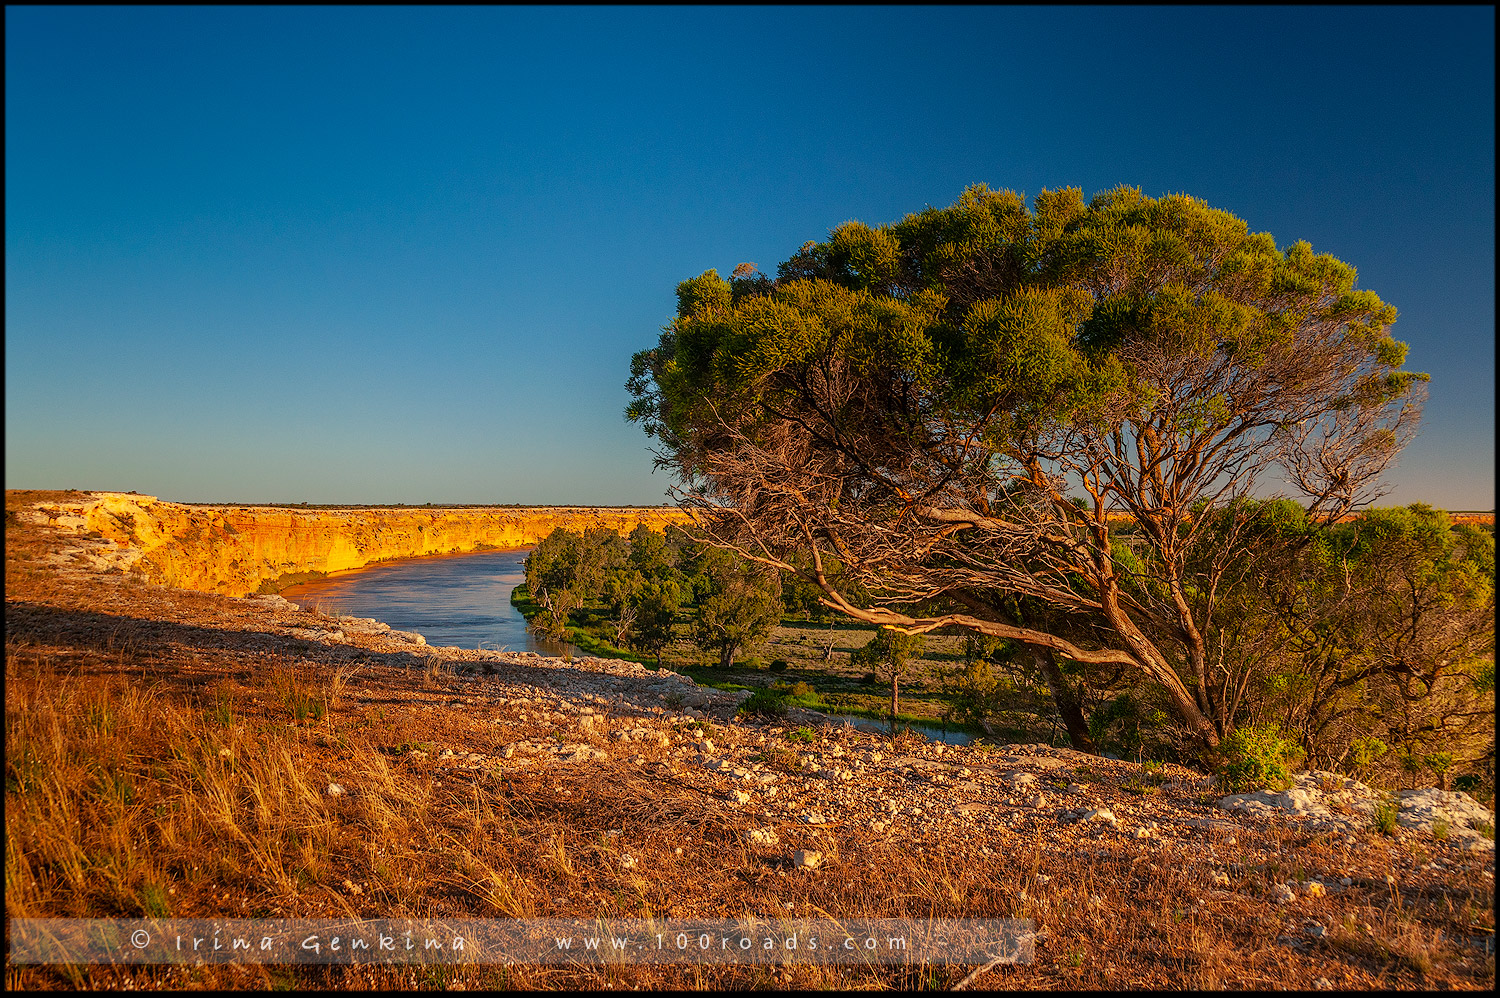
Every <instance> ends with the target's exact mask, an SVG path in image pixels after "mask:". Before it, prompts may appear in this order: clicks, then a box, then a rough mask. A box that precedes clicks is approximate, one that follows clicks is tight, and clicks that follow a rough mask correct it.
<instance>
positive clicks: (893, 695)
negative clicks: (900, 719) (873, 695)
mask: <svg viewBox="0 0 1500 998" xmlns="http://www.w3.org/2000/svg"><path fill="white" fill-rule="evenodd" d="M899 684H900V680H899V679H898V678H897V676H896V674H895V673H894V672H893V673H891V725H892V726H893V727H894V725H895V723H896V695H897V692H896V691H897V687H898V685H899Z"/></svg>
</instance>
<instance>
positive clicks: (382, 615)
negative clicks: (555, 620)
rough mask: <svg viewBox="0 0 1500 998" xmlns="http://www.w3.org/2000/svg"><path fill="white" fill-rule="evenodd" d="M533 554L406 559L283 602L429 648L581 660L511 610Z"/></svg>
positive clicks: (342, 575) (298, 589) (303, 589)
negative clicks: (373, 624) (370, 620)
mask: <svg viewBox="0 0 1500 998" xmlns="http://www.w3.org/2000/svg"><path fill="white" fill-rule="evenodd" d="M530 552H531V549H530V548H516V549H513V550H510V551H484V552H481V553H479V554H456V555H438V556H436V557H431V558H403V559H402V560H400V561H393V562H390V563H388V564H384V565H374V566H371V567H369V568H360V569H355V570H353V571H349V572H338V573H336V574H334V575H330V576H328V577H327V578H325V579H318V580H317V581H315V582H306V583H303V584H301V585H296V586H292V587H290V588H288V589H284V590H282V592H281V595H282V596H284V597H285V598H287V599H289V600H291V601H292V602H293V603H296V604H298V605H299V606H303V607H308V606H318V607H320V608H322V609H323V611H324V612H326V613H337V614H342V615H344V616H350V617H374V618H375V619H376V620H382V621H384V622H386V623H387V624H390V625H391V626H392V627H394V628H396V629H397V630H401V631H416V632H417V633H418V634H420V635H422V636H423V637H424V638H426V639H427V643H428V644H429V645H438V646H449V645H451V646H456V647H459V648H490V649H495V650H498V651H506V650H508V651H534V652H539V653H541V654H543V655H562V654H564V653H568V652H571V653H573V654H577V649H574V648H572V647H571V646H569V645H563V644H558V643H556V642H551V641H545V640H538V639H537V638H536V637H535V636H534V635H532V634H531V632H530V631H528V630H527V629H526V618H525V617H523V616H521V612H520V611H519V610H517V609H516V608H515V607H513V606H511V605H510V594H511V590H513V589H515V587H516V586H517V585H518V584H520V583H523V582H525V581H526V567H525V562H526V555H527V554H529V553H530Z"/></svg>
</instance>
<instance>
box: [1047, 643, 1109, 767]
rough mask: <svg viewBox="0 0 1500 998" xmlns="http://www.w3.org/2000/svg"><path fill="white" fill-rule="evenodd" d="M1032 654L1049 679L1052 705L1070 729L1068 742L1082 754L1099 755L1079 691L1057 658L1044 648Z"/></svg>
mask: <svg viewBox="0 0 1500 998" xmlns="http://www.w3.org/2000/svg"><path fill="white" fill-rule="evenodd" d="M1032 654H1033V655H1034V656H1035V657H1036V664H1037V667H1038V668H1040V669H1041V670H1042V675H1044V676H1046V677H1047V688H1048V689H1049V690H1051V691H1052V703H1053V704H1054V705H1056V707H1057V713H1058V716H1059V717H1061V718H1062V722H1063V727H1065V728H1067V729H1068V741H1069V742H1071V743H1072V744H1073V747H1074V748H1075V749H1077V750H1078V751H1080V752H1087V753H1089V754H1090V755H1096V754H1098V751H1099V750H1098V748H1097V747H1096V746H1095V745H1094V740H1093V739H1092V738H1090V737H1089V726H1088V721H1086V720H1085V719H1084V716H1083V702H1082V701H1081V700H1080V699H1079V697H1078V691H1077V690H1075V689H1074V688H1073V687H1072V686H1070V685H1069V684H1068V679H1067V677H1066V676H1064V675H1063V673H1062V667H1061V666H1059V665H1058V664H1057V656H1056V655H1055V654H1053V653H1052V652H1051V651H1048V650H1046V649H1043V648H1033V649H1032Z"/></svg>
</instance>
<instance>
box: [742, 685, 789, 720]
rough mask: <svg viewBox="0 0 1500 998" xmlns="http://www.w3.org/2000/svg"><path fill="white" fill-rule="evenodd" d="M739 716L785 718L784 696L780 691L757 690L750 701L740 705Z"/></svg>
mask: <svg viewBox="0 0 1500 998" xmlns="http://www.w3.org/2000/svg"><path fill="white" fill-rule="evenodd" d="M739 712H740V714H741V715H745V714H765V715H768V716H770V717H785V716H786V694H785V693H783V692H782V691H780V690H757V691H756V692H755V693H754V694H752V695H751V697H750V699H748V700H746V701H745V702H744V703H742V704H740V710H739Z"/></svg>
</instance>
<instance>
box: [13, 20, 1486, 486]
mask: <svg viewBox="0 0 1500 998" xmlns="http://www.w3.org/2000/svg"><path fill="white" fill-rule="evenodd" d="M1494 19H1495V15H1494V11H1493V9H1490V8H1479V7H1462V8H1415V7H1413V8H1398V7H1370V8H1358V7H1326V8H1297V7H1289V8H1271V7H1249V8H1216V7H1206V8H1191V7H1164V8H1128V7H1125V8H1122V7H1103V8H1087V7H1065V8H1058V9H1051V8H1025V7H997V8H969V7H960V8H892V7H877V8H850V7H836V8H766V7H752V8H680V7H672V8H576V9H575V8H535V9H528V8H504V7H502V8H438V9H421V8H411V9H404V8H384V7H380V8H363V9H361V8H322V9H318V8H313V9H300V8H208V9H195V8H150V9H128V8H127V9H117V8H105V9H82V8H58V9H48V8H24V7H23V8H15V7H7V8H6V12H5V23H6V36H5V83H6V87H5V111H6V120H5V139H6V144H5V167H6V171H5V173H6V178H5V209H6V212H5V279H6V299H5V326H6V329H5V361H6V364H5V445H6V446H5V485H6V487H7V488H80V489H100V490H103V489H111V490H124V491H129V490H135V491H138V492H143V493H148V494H152V495H158V496H161V497H163V498H167V499H176V500H184V501H239V502H256V501H284V502H300V501H306V502H332V503H363V502H368V503H376V502H405V503H424V502H436V503H446V502H494V503H506V502H515V503H588V504H612V503H631V504H647V503H656V502H661V501H663V496H664V494H665V491H666V489H667V487H668V486H669V485H670V484H671V482H670V480H669V479H668V477H667V476H666V474H665V473H664V472H658V473H655V474H653V473H652V470H651V457H650V452H649V450H648V443H649V441H648V440H647V438H646V437H645V435H644V434H643V433H642V432H641V430H640V429H639V427H637V426H635V425H633V424H630V423H627V422H626V421H625V420H624V418H623V415H622V414H623V410H624V408H625V405H626V403H627V402H628V401H629V396H628V394H627V392H626V391H625V389H624V382H625V380H626V378H627V376H628V374H629V360H630V356H631V354H632V353H634V352H635V351H637V350H640V349H643V348H645V347H648V346H652V345H654V344H655V342H656V338H657V335H658V332H659V330H660V327H661V326H662V325H663V324H664V323H666V322H667V321H669V320H670V319H671V317H672V314H673V311H674V308H675V294H674V290H675V287H676V284H677V282H679V281H681V280H683V279H685V278H687V277H691V276H694V275H696V274H699V273H701V272H702V271H704V270H706V269H708V268H709V267H716V268H718V270H719V272H720V273H727V272H728V271H729V270H730V269H732V268H733V267H734V266H735V265H736V264H737V263H740V262H742V261H751V262H755V263H757V264H759V265H760V267H761V269H762V270H764V271H767V272H770V273H774V272H775V266H776V264H777V263H779V262H780V261H782V260H784V259H786V258H787V257H788V256H789V255H791V253H793V252H794V251H795V250H796V249H797V247H798V246H800V245H801V244H802V243H803V242H805V241H807V240H809V239H822V238H825V237H826V236H827V234H828V231H829V230H830V229H831V228H833V227H834V226H835V225H838V224H839V223H841V222H843V221H845V220H848V219H851V218H852V219H859V220H861V221H864V222H867V223H869V224H871V225H877V224H882V223H886V222H891V221H895V220H896V219H899V218H900V217H901V216H902V215H904V214H906V213H907V212H910V211H916V210H920V209H921V208H923V207H924V206H926V205H929V204H930V205H934V206H942V205H947V204H951V203H952V202H953V201H954V200H955V199H956V198H957V197H958V195H959V193H960V192H961V191H962V190H963V188H964V187H965V186H967V185H969V184H974V183H979V182H984V183H987V184H989V185H990V186H991V187H995V188H1010V189H1012V190H1015V191H1017V192H1020V193H1023V194H1025V195H1027V196H1028V197H1030V196H1033V195H1035V194H1036V193H1037V192H1038V191H1040V190H1042V189H1043V188H1058V187H1064V186H1076V187H1080V188H1082V189H1083V192H1084V194H1085V196H1091V195H1092V194H1094V193H1095V192H1097V191H1100V190H1105V189H1108V188H1111V187H1114V186H1116V185H1118V184H1129V185H1133V186H1138V187H1140V188H1141V189H1142V191H1143V192H1144V193H1146V194H1148V195H1152V196H1158V195H1162V194H1166V193H1175V192H1181V193H1187V194H1191V195H1194V196H1196V197H1199V198H1202V199H1203V200H1205V201H1207V202H1208V203H1209V204H1210V205H1212V206H1214V207H1216V208H1222V209H1225V210H1227V211H1230V212H1233V213H1234V214H1236V215H1238V216H1239V217H1241V218H1243V219H1245V220H1246V221H1247V222H1248V223H1249V225H1250V228H1251V230H1252V231H1266V232H1270V233H1271V234H1272V235H1274V236H1275V238H1276V240H1277V242H1278V244H1279V245H1282V246H1285V245H1287V244H1289V243H1291V242H1293V241H1295V240H1298V239H1306V240H1308V241H1309V242H1311V243H1312V245H1313V248H1314V250H1316V251H1319V252H1329V253H1332V254H1334V255H1335V256H1337V257H1339V258H1340V259H1342V260H1345V261H1346V262H1348V263H1350V264H1352V265H1354V266H1355V267H1356V268H1357V269H1358V271H1359V286H1361V287H1366V288H1370V289H1373V290H1374V291H1376V292H1377V293H1378V294H1379V295H1380V296H1381V297H1382V298H1383V299H1385V300H1386V301H1388V302H1390V303H1391V304H1393V305H1395V306H1396V308H1397V309H1398V310H1399V313H1400V317H1399V319H1398V321H1397V323H1396V327H1395V335H1396V338H1397V339H1400V340H1403V341H1405V342H1407V343H1409V344H1410V346H1411V352H1410V354H1409V359H1408V366H1409V367H1410V368H1412V369H1414V370H1419V371H1426V372H1429V373H1430V374H1431V375H1432V381H1431V384H1430V391H1431V396H1430V400H1429V402H1428V405H1427V410H1426V417H1425V419H1424V423H1423V430H1422V432H1421V435H1420V436H1419V437H1418V438H1417V440H1416V442H1415V443H1414V444H1412V445H1411V446H1410V447H1409V448H1408V449H1407V450H1406V451H1405V452H1404V453H1403V455H1402V458H1401V461H1400V464H1399V466H1398V468H1397V469H1396V470H1395V471H1394V472H1393V473H1392V474H1391V475H1390V476H1389V479H1388V481H1389V484H1390V485H1391V487H1392V488H1391V492H1390V494H1389V496H1388V497H1387V499H1386V500H1385V502H1402V503H1404V502H1411V501H1415V500H1423V501H1427V502H1431V503H1433V504H1435V505H1439V506H1444V507H1447V508H1450V509H1491V508H1493V507H1494V502H1495V484H1494V480H1495V432H1494V426H1495V283H1494V275H1495V130H1494V115H1495V49H1494V27H1495V25H1494Z"/></svg>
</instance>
